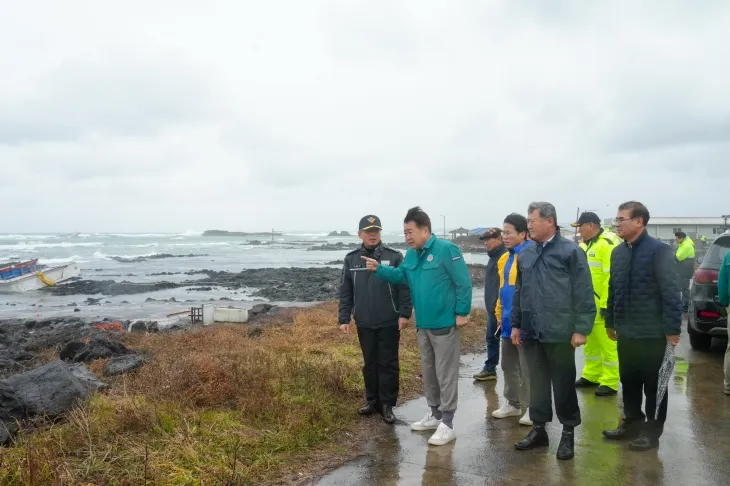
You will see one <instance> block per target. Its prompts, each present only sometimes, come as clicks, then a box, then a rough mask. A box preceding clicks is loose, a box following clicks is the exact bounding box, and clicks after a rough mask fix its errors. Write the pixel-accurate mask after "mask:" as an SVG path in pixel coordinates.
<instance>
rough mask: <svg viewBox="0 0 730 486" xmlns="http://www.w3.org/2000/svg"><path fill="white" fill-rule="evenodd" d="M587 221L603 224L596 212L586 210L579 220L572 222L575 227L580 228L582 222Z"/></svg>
mask: <svg viewBox="0 0 730 486" xmlns="http://www.w3.org/2000/svg"><path fill="white" fill-rule="evenodd" d="M586 223H593V224H597V225H599V226H600V224H601V218H599V217H598V215H597V214H596V213H591V212H586V213H583V214H581V215H580V218H578V221H576V222H575V223H573V224H571V226H572V227H573V228H578V227H579V226H580V225H582V224H586Z"/></svg>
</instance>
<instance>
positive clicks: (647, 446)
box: [629, 434, 659, 452]
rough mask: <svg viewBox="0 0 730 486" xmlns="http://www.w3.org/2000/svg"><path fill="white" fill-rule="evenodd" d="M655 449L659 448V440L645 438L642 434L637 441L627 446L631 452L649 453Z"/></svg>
mask: <svg viewBox="0 0 730 486" xmlns="http://www.w3.org/2000/svg"><path fill="white" fill-rule="evenodd" d="M657 447H659V440H658V439H653V438H651V437H647V436H646V435H644V434H642V435H640V436H639V438H638V439H636V440H633V441H631V444H629V449H631V450H632V451H642V452H643V451H650V450H652V449H656V448H657Z"/></svg>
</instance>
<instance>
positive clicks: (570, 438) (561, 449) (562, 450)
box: [557, 430, 575, 461]
mask: <svg viewBox="0 0 730 486" xmlns="http://www.w3.org/2000/svg"><path fill="white" fill-rule="evenodd" d="M574 441H575V436H574V435H573V432H572V431H570V432H567V431H565V430H564V431H563V436H562V437H561V438H560V445H559V446H558V454H557V456H558V459H560V460H563V461H567V460H568V459H573V456H574V455H575V453H574V452H573V445H574V443H575V442H574Z"/></svg>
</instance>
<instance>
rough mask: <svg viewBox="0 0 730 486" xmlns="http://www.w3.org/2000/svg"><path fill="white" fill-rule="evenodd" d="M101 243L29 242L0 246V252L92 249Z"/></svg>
mask: <svg viewBox="0 0 730 486" xmlns="http://www.w3.org/2000/svg"><path fill="white" fill-rule="evenodd" d="M100 245H103V243H101V242H99V241H89V242H76V241H61V242H58V243H41V242H38V241H29V242H23V243H16V244H14V245H0V250H11V251H24V252H28V251H35V250H37V249H39V248H73V247H77V246H87V247H94V246H100Z"/></svg>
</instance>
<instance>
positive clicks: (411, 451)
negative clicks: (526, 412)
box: [312, 333, 730, 486]
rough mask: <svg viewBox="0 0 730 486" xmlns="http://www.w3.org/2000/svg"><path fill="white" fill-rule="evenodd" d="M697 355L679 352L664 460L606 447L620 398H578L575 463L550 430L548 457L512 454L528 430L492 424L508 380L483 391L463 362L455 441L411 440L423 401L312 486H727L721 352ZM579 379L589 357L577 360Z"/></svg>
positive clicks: (407, 407) (584, 393) (729, 438)
mask: <svg viewBox="0 0 730 486" xmlns="http://www.w3.org/2000/svg"><path fill="white" fill-rule="evenodd" d="M725 343H726V341H724V340H715V342H714V343H713V350H712V351H706V352H699V351H694V350H692V349H691V348H690V347H689V344H688V337H687V335H686V333H684V334H683V336H682V341H681V343H680V345H679V346H678V347H677V351H676V356H677V366H676V367H675V372H674V376H673V377H672V380H671V381H670V384H669V393H670V395H669V412H668V418H667V423H666V426H665V432H664V435H663V436H662V438H661V440H660V447H659V449H658V450H654V451H649V452H632V451H630V450H629V449H628V444H626V443H616V442H609V441H606V440H605V439H604V438H603V437H602V434H601V431H602V430H604V429H607V428H615V427H616V425H617V421H618V418H619V416H620V414H621V394H620V392H619V395H618V397H615V396H614V397H610V398H599V397H596V396H595V395H594V393H593V390H579V393H578V396H579V399H580V406H581V414H582V419H583V423H582V424H581V426H580V427H578V428H577V429H576V447H575V454H576V455H575V458H574V459H573V460H572V461H565V462H564V461H559V460H558V459H557V458H556V457H555V453H556V452H557V446H558V442H559V440H560V430H561V426H560V424H559V423H558V422H557V418H555V419H554V422H552V424H550V425H548V429H549V433H550V440H551V443H550V447H549V448H542V449H538V450H532V451H526V452H518V451H516V450H515V449H514V447H513V444H514V443H515V442H517V441H518V440H520V439H522V438H523V437H524V435H526V434H527V432H528V431H529V427H526V426H521V425H519V424H518V423H517V420H518V419H519V417H515V418H507V419H494V418H492V416H491V414H492V412H493V411H494V410H496V409H497V408H499V404H500V399H501V394H502V388H503V379H502V375H501V370H500V375H499V379H498V380H497V381H496V382H495V381H489V382H475V381H474V380H473V379H472V378H471V376H472V374H473V373H475V372H477V371H478V370H480V369H481V366H482V364H483V362H484V359H485V355H467V356H463V357H462V359H461V371H460V381H459V408H458V410H457V413H456V417H455V419H454V429H455V431H456V434H457V439H456V440H455V441H454V442H452V443H450V444H448V445H446V446H441V447H435V446H430V445H428V443H427V440H428V438H429V436H430V434H431V432H413V431H411V430H410V426H409V424H410V422H412V421H415V420H419V419H420V418H421V417H423V415H424V414H425V412H426V401H425V398H420V399H416V400H413V401H411V402H408V403H405V404H402V405H401V406H399V407H398V408H397V409H396V415H397V416H398V418H399V421H398V423H397V424H396V425H395V426H394V427H393V426H390V427H389V426H387V425H385V424H383V423H382V421H380V420H379V418H375V417H371V418H368V419H365V420H370V421H371V423H372V432H373V435H372V437H371V439H369V440H368V441H367V442H366V443H365V444H363V453H364V455H363V456H361V457H359V458H357V459H355V460H352V461H350V462H348V463H347V464H345V465H343V466H342V467H340V468H338V469H336V470H334V471H332V472H330V473H329V474H328V475H326V476H324V477H323V478H321V479H319V480H318V481H315V482H314V483H312V484H315V485H317V486H329V485H337V486H341V485H358V486H365V485H411V484H413V485H418V484H423V485H451V484H458V485H513V484H519V485H527V484H536V485H553V484H561V485H573V484H576V485H604V484H605V485H634V484H636V485H660V484H669V485H674V484H676V485H703V486H704V485H728V484H730V396H725V395H724V394H723V366H722V362H723V352H724V348H725ZM576 357H577V363H578V373H579V374H580V370H581V369H582V365H583V351H582V348H581V349H580V350H579V351H578V352H577V353H576Z"/></svg>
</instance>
